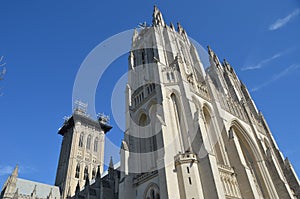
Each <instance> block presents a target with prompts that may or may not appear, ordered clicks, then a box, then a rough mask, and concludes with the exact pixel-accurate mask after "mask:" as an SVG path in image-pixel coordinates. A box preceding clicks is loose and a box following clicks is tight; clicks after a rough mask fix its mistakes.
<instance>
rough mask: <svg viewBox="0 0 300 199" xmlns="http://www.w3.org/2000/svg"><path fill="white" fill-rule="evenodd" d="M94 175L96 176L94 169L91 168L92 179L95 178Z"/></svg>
mask: <svg viewBox="0 0 300 199" xmlns="http://www.w3.org/2000/svg"><path fill="white" fill-rule="evenodd" d="M95 176H96V169H95V168H93V171H92V179H95Z"/></svg>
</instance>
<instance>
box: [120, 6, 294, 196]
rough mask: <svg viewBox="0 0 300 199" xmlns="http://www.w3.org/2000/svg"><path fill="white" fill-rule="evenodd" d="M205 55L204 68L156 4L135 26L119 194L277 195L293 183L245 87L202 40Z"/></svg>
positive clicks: (183, 33)
mask: <svg viewBox="0 0 300 199" xmlns="http://www.w3.org/2000/svg"><path fill="white" fill-rule="evenodd" d="M207 56H208V57H209V59H210V67H209V68H208V69H207V70H206V71H205V70H204V67H203V64H202V62H201V60H200V58H199V55H198V52H197V50H196V48H195V47H194V45H193V44H192V43H191V41H190V39H189V38H188V36H187V33H186V31H185V30H184V28H183V27H182V26H181V25H180V24H179V23H178V24H177V30H175V28H174V25H173V24H170V25H169V26H168V25H166V23H165V21H164V19H163V16H162V13H161V12H160V11H159V10H158V8H157V7H154V11H153V19H152V26H147V25H145V26H143V27H142V28H141V29H140V30H135V31H134V34H133V38H132V48H131V51H130V55H129V68H128V70H129V73H128V84H127V88H126V129H127V130H126V131H125V136H124V140H123V141H122V146H121V168H120V169H121V177H120V185H119V191H120V195H119V198H126V199H127V198H144V199H159V198H164V199H165V198H170V199H176V198H178V199H179V198H181V199H185V198H187V199H202V198H205V199H210V198H228V199H229V198H248V199H253V198H278V199H279V198H293V193H294V192H297V190H298V191H299V183H295V182H297V180H295V179H297V176H296V175H295V174H294V173H293V172H292V171H293V170H292V169H290V168H291V166H290V165H288V166H287V165H286V163H285V161H284V160H283V159H282V156H281V155H280V152H279V150H278V148H277V146H276V143H275V141H274V139H273V137H272V134H271V132H270V130H269V128H268V126H267V124H266V122H265V120H264V118H263V116H262V114H261V113H259V112H258V111H257V109H256V106H255V104H254V102H253V101H252V99H251V97H250V95H249V92H248V90H247V88H246V87H245V86H244V84H243V83H242V82H241V81H240V80H239V79H238V77H237V75H236V73H235V72H234V70H233V68H232V67H231V66H230V64H229V63H228V62H227V61H226V60H224V62H222V63H221V62H220V61H219V59H218V57H217V55H216V54H215V53H214V52H213V51H212V50H211V49H210V48H209V47H208V54H207ZM288 168H289V169H288ZM291 176H292V177H291Z"/></svg>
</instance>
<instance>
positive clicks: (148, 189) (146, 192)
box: [143, 182, 160, 199]
mask: <svg viewBox="0 0 300 199" xmlns="http://www.w3.org/2000/svg"><path fill="white" fill-rule="evenodd" d="M151 189H153V190H156V191H157V192H158V193H159V194H160V191H159V187H158V185H157V184H156V183H154V182H150V183H149V184H148V186H147V187H146V188H145V191H144V196H143V198H144V199H146V198H147V194H148V192H150V190H151Z"/></svg>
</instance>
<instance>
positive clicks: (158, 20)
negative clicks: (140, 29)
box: [152, 5, 165, 26]
mask: <svg viewBox="0 0 300 199" xmlns="http://www.w3.org/2000/svg"><path fill="white" fill-rule="evenodd" d="M152 25H153V26H158V25H161V26H165V21H164V19H163V16H162V14H161V12H160V10H159V9H158V8H157V6H156V5H154V10H153V14H152Z"/></svg>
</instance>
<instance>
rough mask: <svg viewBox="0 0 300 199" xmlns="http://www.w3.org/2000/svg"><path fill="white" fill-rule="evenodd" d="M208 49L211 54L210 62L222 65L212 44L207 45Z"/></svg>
mask: <svg viewBox="0 0 300 199" xmlns="http://www.w3.org/2000/svg"><path fill="white" fill-rule="evenodd" d="M207 51H208V54H209V61H210V64H213V63H214V65H215V66H217V67H220V65H221V64H220V61H219V58H218V56H217V55H216V53H215V52H214V51H213V50H212V49H211V48H210V46H207Z"/></svg>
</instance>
